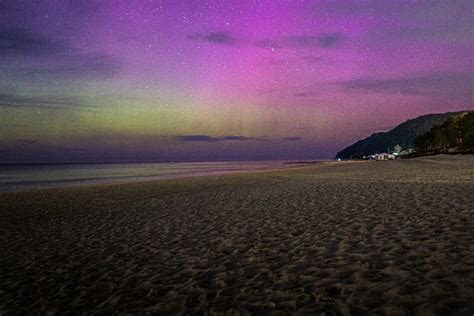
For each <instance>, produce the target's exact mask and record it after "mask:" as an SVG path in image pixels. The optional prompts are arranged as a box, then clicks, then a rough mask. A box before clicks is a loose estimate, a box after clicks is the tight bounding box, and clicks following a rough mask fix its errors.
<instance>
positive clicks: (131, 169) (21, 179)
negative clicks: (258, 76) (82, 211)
mask: <svg viewBox="0 0 474 316" xmlns="http://www.w3.org/2000/svg"><path fill="white" fill-rule="evenodd" d="M283 167H285V165H284V164H283V162H282V161H255V162H253V161H250V162H247V161H245V162H194V163H174V164H171V163H106V164H32V165H0V192H12V191H29V190H34V189H43V188H53V187H66V186H78V185H90V184H103V183H118V182H120V183H121V182H138V181H147V180H157V179H173V178H182V177H190V176H204V175H218V174H226V173H236V172H242V171H254V170H272V169H278V168H283Z"/></svg>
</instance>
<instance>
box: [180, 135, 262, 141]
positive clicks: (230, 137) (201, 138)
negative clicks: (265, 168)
mask: <svg viewBox="0 0 474 316" xmlns="http://www.w3.org/2000/svg"><path fill="white" fill-rule="evenodd" d="M176 139H178V140H179V141H182V142H217V141H265V140H266V139H264V138H258V137H245V136H236V135H228V136H222V137H211V136H208V135H181V136H176Z"/></svg>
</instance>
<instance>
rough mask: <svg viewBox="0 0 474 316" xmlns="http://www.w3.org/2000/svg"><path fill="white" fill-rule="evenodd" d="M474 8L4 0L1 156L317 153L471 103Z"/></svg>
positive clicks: (0, 12) (268, 0) (0, 9)
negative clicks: (418, 118)
mask: <svg viewBox="0 0 474 316" xmlns="http://www.w3.org/2000/svg"><path fill="white" fill-rule="evenodd" d="M472 12H473V5H472V2H471V1H458V0H456V1H431V0H425V1H370V0H368V1H273V0H264V1H245V0H244V1H241V0H239V1H232V0H229V1H118V0H117V1H115V0H114V1H112V0H104V1H94V0H64V1H32V0H29V1H21V0H20V1H18V0H16V1H14V0H0V162H27V161H29V162H31V161H43V162H44V161H49V162H52V161H131V160H133V161H145V160H155V161H160V160H188V161H195V160H229V159H232V160H241V159H244V160H252V159H315V158H329V157H332V156H334V154H335V153H336V152H337V151H338V150H339V149H341V148H342V147H344V146H345V145H348V144H350V143H352V142H353V141H355V140H357V139H359V138H362V137H365V136H367V135H369V134H371V133H373V132H377V131H381V130H386V129H389V128H390V127H393V126H395V125H397V124H399V123H401V122H402V121H404V120H406V119H409V118H413V117H416V116H419V115H422V114H426V113H435V112H447V111H457V110H465V109H472V105H473V102H472V101H473V98H472V91H473V85H472V83H473V82H472V77H473V75H472V74H473V67H472V53H473V36H472V35H473V34H472V31H473V27H472V20H473V19H472Z"/></svg>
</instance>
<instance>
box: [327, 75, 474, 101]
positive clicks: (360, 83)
mask: <svg viewBox="0 0 474 316" xmlns="http://www.w3.org/2000/svg"><path fill="white" fill-rule="evenodd" d="M334 84H336V85H338V86H340V87H342V88H343V89H345V90H352V91H365V92H369V93H374V92H375V93H397V94H403V95H421V96H430V95H434V96H440V95H445V96H452V97H460V98H463V99H465V100H466V101H469V100H471V101H472V86H473V74H472V73H468V72H436V73H428V74H420V75H414V76H408V77H402V78H389V79H384V78H380V79H364V78H360V79H355V80H348V81H341V82H336V83H334Z"/></svg>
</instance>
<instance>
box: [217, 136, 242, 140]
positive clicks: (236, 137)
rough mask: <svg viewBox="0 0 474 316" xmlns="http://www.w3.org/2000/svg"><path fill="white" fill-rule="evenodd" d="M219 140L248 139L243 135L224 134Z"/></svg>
mask: <svg viewBox="0 0 474 316" xmlns="http://www.w3.org/2000/svg"><path fill="white" fill-rule="evenodd" d="M221 140H248V138H247V137H245V136H224V137H222V138H221Z"/></svg>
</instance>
